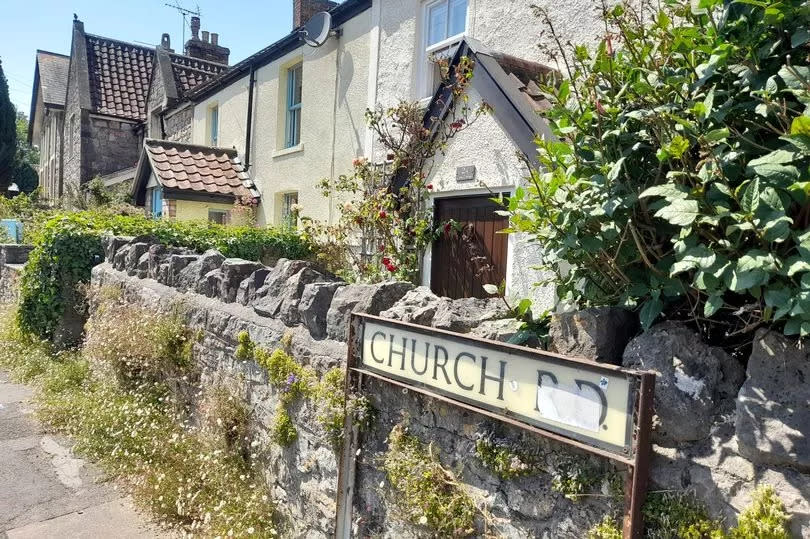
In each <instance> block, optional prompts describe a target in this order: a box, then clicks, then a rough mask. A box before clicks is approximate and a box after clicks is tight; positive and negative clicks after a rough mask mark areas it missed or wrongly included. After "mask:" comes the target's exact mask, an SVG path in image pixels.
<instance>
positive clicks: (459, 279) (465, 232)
mask: <svg viewBox="0 0 810 539" xmlns="http://www.w3.org/2000/svg"><path fill="white" fill-rule="evenodd" d="M498 209H500V206H498V205H497V204H496V203H494V202H492V201H491V200H490V196H489V195H484V196H470V197H458V198H444V199H442V198H439V199H436V201H435V204H434V219H435V221H434V222H435V223H436V224H437V226H443V225H444V224H445V223H446V222H448V221H450V220H453V221H455V222H456V223H457V226H455V227H454V228H453V230H451V231H450V232H449V233H447V232H445V231H444V230H443V231H442V233H441V236H440V237H439V239H438V240H437V241H436V242H435V243H434V244H433V253H432V257H431V270H430V288H431V290H433V292H434V293H435V294H438V295H439V296H447V297H450V298H453V299H457V298H470V297H476V298H485V297H489V295H488V294H487V293H486V292H485V291H484V285H485V284H494V285H496V286H498V285H500V284H501V282H502V281H503V280H504V279H506V244H507V235H506V234H498V233H497V232H498V231H499V230H503V229H504V228H506V227H507V226H508V219H507V218H506V217H502V216H500V215H497V214H496V213H495V210H498Z"/></svg>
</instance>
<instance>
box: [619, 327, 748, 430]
mask: <svg viewBox="0 0 810 539" xmlns="http://www.w3.org/2000/svg"><path fill="white" fill-rule="evenodd" d="M623 365H624V366H625V367H630V368H636V369H649V370H652V371H655V373H656V374H657V380H656V383H655V413H656V415H657V417H658V423H657V424H656V425H655V428H654V432H653V440H654V441H655V442H656V443H658V444H661V445H672V444H677V443H680V442H687V441H691V440H700V439H703V438H706V437H707V436H709V434H710V432H711V427H712V422H713V419H714V416H715V414H716V412H717V411H718V406H719V405H720V402H721V401H722V400H723V399H725V398H730V397H733V396H734V395H735V394H736V392H737V389H738V388H739V386H740V384H741V383H742V380H743V371H742V367H741V366H740V364H739V362H737V360H736V359H734V358H732V357H731V356H729V355H728V354H726V353H725V352H724V351H723V350H721V349H720V348H715V347H712V346H708V345H706V344H704V343H703V342H702V341H701V340H700V336H699V335H698V334H697V333H695V332H694V331H692V330H691V329H689V328H688V327H686V326H685V325H684V324H683V323H681V322H664V323H662V324H658V325H656V326H653V327H652V329H650V330H649V331H646V332H645V333H642V334H641V335H639V336H638V337H636V338H635V339H633V340H632V341H630V343H629V344H628V345H627V348H626V349H625V351H624V361H623Z"/></svg>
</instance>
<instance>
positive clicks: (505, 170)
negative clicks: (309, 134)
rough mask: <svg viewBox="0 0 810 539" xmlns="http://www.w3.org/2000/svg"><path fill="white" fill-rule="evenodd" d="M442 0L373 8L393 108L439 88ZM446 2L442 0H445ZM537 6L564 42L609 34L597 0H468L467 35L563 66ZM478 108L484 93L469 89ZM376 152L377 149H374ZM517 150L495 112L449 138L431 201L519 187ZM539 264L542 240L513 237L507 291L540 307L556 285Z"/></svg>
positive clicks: (382, 84) (426, 271) (381, 74)
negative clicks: (435, 77) (434, 14)
mask: <svg viewBox="0 0 810 539" xmlns="http://www.w3.org/2000/svg"><path fill="white" fill-rule="evenodd" d="M436 1H437V0H378V1H376V2H375V4H378V9H375V10H372V12H373V13H374V20H373V21H372V24H373V25H374V26H376V27H377V29H378V39H377V42H376V43H375V44H374V48H375V49H376V52H377V55H376V57H375V58H373V60H372V72H374V71H376V72H377V74H378V76H377V82H376V86H375V87H374V93H375V94H376V95H375V98H376V103H377V104H380V105H383V106H387V105H391V104H394V103H396V102H398V101H399V100H402V99H405V100H422V99H425V98H428V97H431V96H432V94H433V89H434V87H433V86H432V85H431V84H430V83H431V82H433V81H431V80H430V79H429V78H427V77H428V73H429V66H430V64H429V60H428V53H427V50H426V32H427V29H426V27H427V17H426V12H427V10H428V9H429V8H430V7H431V6H432V5H434V4H435V3H436ZM439 1H440V0H439ZM531 4H538V5H540V6H543V7H546V8H547V9H548V11H549V12H550V14H551V18H552V22H553V23H554V25H555V29H556V31H557V33H558V34H559V35H560V36H561V38H562V40H563V41H566V40H571V41H572V42H573V43H589V44H593V43H596V42H597V41H598V40H599V39H600V38H601V37H602V36H603V35H604V26H603V24H602V23H601V21H600V20H599V16H598V14H599V9H598V3H597V2H596V1H594V0H566V1H565V2H559V1H554V0H538V1H537V2H534V1H533V2H529V1H527V0H468V3H467V17H466V26H465V31H464V34H465V35H466V36H469V37H472V38H475V39H477V40H478V41H480V42H481V43H483V45H484V46H486V47H488V48H489V49H491V50H493V51H495V52H502V53H506V54H510V55H512V56H517V57H519V58H523V59H525V60H530V61H534V62H540V63H543V64H546V65H549V66H552V67H556V68H558V69H560V70H561V71H563V69H564V66H562V65H558V64H557V63H556V62H555V61H554V60H553V58H551V57H550V56H548V55H547V54H546V53H545V52H544V50H543V49H542V48H541V47H538V45H540V44H542V45H545V46H553V42H552V40H551V35H550V34H549V33H548V32H545V33H543V34H542V35H541V32H542V31H543V30H544V29H545V26H544V24H543V22H542V21H541V19H539V18H538V17H537V16H535V13H534V11H533V10H532V8H531ZM470 98H471V102H472V103H473V106H475V103H478V102H480V97H479V96H478V95H477V94H476V93H475V92H474V91H471V92H470ZM374 151H379V149H378V148H374ZM517 151H518V148H517V147H516V146H515V144H514V143H513V142H512V140H511V139H510V138H509V136H508V135H507V133H506V132H505V131H504V130H503V129H502V127H501V126H500V124H499V123H498V121H497V119H496V117H495V116H486V117H482V118H480V119H479V120H478V122H477V123H476V124H474V125H473V126H471V127H469V128H468V129H467V130H465V131H463V132H461V133H459V134H458V135H457V136H456V137H455V138H454V139H452V140H451V141H450V143H449V146H448V148H447V151H446V155H444V156H438V157H437V160H436V163H435V165H434V167H433V169H432V170H431V173H430V176H429V177H428V182H429V183H432V184H433V186H434V195H433V197H432V198H433V199H434V200H435V199H436V198H438V197H452V196H465V195H473V194H485V193H487V192H488V191H489V190H491V191H493V192H503V191H508V192H510V193H511V192H514V189H515V187H516V186H518V185H520V184H522V183H524V182H525V177H526V175H527V170H526V168H525V165H524V164H523V163H522V162H521V161H520V159H519V158H518V157H517ZM467 165H474V166H475V167H476V177H475V180H473V181H471V182H462V183H459V182H458V181H456V170H457V168H458V167H460V166H467ZM540 262H541V251H540V246H538V245H537V244H531V243H529V242H528V241H527V238H525V237H523V236H521V235H512V236H510V238H509V243H508V264H507V269H506V271H507V275H506V284H507V295H508V296H512V297H529V298H531V299H532V300H533V303H534V305H535V311H540V310H542V309H546V308H552V307H553V306H554V303H555V299H554V291H553V290H552V289H550V288H548V287H545V288H543V287H536V286H534V284H535V283H537V282H538V281H540V280H542V279H543V274H542V272H540V271H538V270H536V269H534V267H536V266H537V265H538V264H540ZM430 269H431V254H430V252H428V253H426V256H425V259H424V267H423V284H425V285H430V275H431V271H430Z"/></svg>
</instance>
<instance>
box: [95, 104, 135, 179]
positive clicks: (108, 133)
mask: <svg viewBox="0 0 810 539" xmlns="http://www.w3.org/2000/svg"><path fill="white" fill-rule="evenodd" d="M140 143H141V128H140V127H139V126H138V124H136V123H134V122H128V121H124V120H118V119H115V118H104V117H100V116H96V115H93V114H90V115H88V118H87V123H86V125H85V128H84V129H83V131H82V162H83V168H82V175H81V179H82V183H84V182H87V181H90V180H92V179H93V178H94V177H96V176H103V175H105V174H110V173H112V172H116V171H118V170H121V169H124V168H129V167H133V166H135V165H137V163H138V156H139V153H140V148H141V144H140Z"/></svg>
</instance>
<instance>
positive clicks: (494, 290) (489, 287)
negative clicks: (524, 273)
mask: <svg viewBox="0 0 810 539" xmlns="http://www.w3.org/2000/svg"><path fill="white" fill-rule="evenodd" d="M484 292H486V293H487V294H489V295H490V296H495V295H497V294H498V287H497V286H496V285H494V284H485V285H484Z"/></svg>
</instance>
